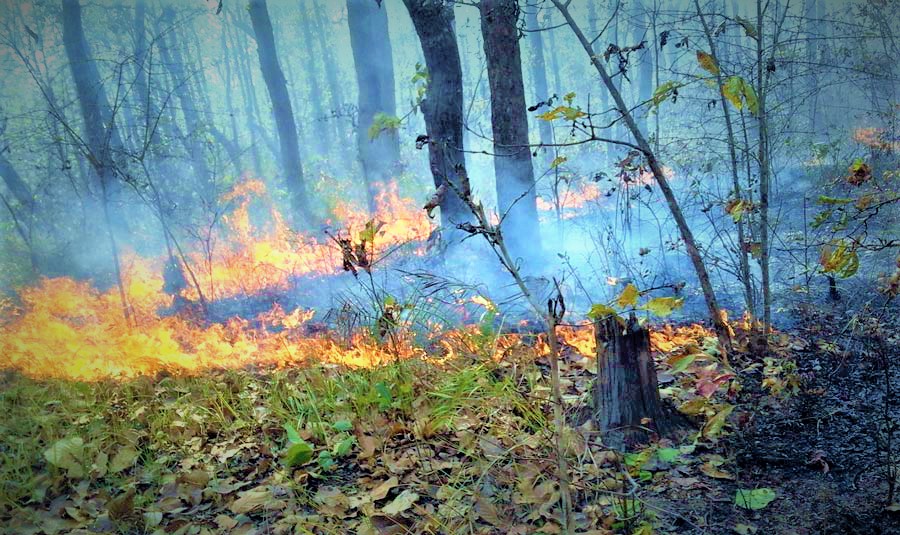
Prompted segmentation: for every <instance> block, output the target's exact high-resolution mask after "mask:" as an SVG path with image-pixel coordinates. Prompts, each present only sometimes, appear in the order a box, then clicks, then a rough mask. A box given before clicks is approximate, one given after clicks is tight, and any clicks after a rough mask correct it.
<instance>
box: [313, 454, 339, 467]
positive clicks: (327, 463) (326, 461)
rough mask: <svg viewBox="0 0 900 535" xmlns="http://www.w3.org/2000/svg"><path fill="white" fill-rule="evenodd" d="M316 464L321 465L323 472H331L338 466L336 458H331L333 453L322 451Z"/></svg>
mask: <svg viewBox="0 0 900 535" xmlns="http://www.w3.org/2000/svg"><path fill="white" fill-rule="evenodd" d="M316 462H317V463H319V467H320V468H321V469H322V470H331V469H332V468H333V467H334V466H335V465H336V464H337V463H336V462H335V461H334V457H332V456H331V452H328V451H320V452H319V457H318V458H317V459H316Z"/></svg>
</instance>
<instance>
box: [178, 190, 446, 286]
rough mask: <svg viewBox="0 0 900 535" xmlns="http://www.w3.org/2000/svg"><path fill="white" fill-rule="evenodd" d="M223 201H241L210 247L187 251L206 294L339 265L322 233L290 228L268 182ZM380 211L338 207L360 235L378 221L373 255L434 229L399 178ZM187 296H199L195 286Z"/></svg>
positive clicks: (342, 220)
mask: <svg viewBox="0 0 900 535" xmlns="http://www.w3.org/2000/svg"><path fill="white" fill-rule="evenodd" d="M254 201H259V202H261V203H262V204H264V205H265V207H266V209H267V212H268V217H267V221H268V224H267V225H266V226H263V227H254V225H253V223H252V222H251V203H253V202H254ZM222 202H223V203H229V202H231V203H236V204H237V206H236V207H235V208H234V209H233V210H232V211H231V212H230V213H229V214H227V215H225V216H224V217H223V219H224V223H225V225H224V228H223V229H222V231H221V232H220V233H219V235H218V236H216V239H215V240H211V241H213V242H215V243H221V244H222V245H220V246H218V247H216V248H215V249H213V250H212V251H208V250H207V251H196V252H193V253H191V254H190V255H189V257H190V258H189V260H190V263H191V265H194V266H201V269H200V273H201V276H200V278H201V279H202V282H201V284H200V285H201V288H202V291H203V292H204V293H205V294H207V295H206V297H207V298H208V299H221V298H224V297H235V296H241V295H248V294H254V293H258V292H260V291H263V290H285V289H287V288H289V287H290V286H291V284H292V282H293V281H294V280H295V279H296V278H297V277H301V276H306V275H326V274H333V273H335V272H336V271H338V270H339V269H340V265H341V263H340V256H341V255H340V249H339V248H336V247H335V245H334V244H333V243H331V242H329V241H328V240H324V239H323V237H321V236H318V237H317V236H310V235H305V234H300V233H296V232H294V231H292V230H291V229H290V228H289V227H288V225H287V224H286V223H285V221H284V218H283V216H282V215H281V213H280V212H279V211H278V210H277V209H276V208H275V207H274V205H273V204H272V202H271V199H269V198H268V195H267V192H266V186H265V184H264V183H263V182H262V181H260V180H247V181H244V182H242V183H240V184H238V185H237V186H235V187H234V188H233V189H232V191H230V192H229V193H227V194H226V195H224V196H223V198H222ZM375 203H376V207H377V210H376V213H375V214H373V215H369V214H367V213H365V211H362V210H358V209H356V208H355V207H353V206H351V205H349V204H347V203H340V204H338V206H336V207H335V209H334V213H335V223H337V224H338V225H339V227H340V228H342V229H344V230H343V232H345V233H347V234H349V238H350V239H351V240H353V241H358V239H359V232H361V231H362V230H363V229H364V228H365V226H366V224H367V223H368V222H369V221H373V222H375V224H377V225H378V232H377V239H376V240H374V242H373V245H374V247H375V251H374V254H375V257H376V258H377V257H378V255H379V254H381V253H383V252H385V251H386V250H388V249H390V248H392V247H396V246H398V245H401V244H404V243H408V242H415V241H424V240H425V239H426V238H427V237H428V235H429V233H430V232H431V230H432V226H431V222H430V221H429V220H428V218H427V217H426V215H425V213H424V212H423V211H422V210H419V209H418V207H417V206H416V205H415V203H414V202H413V201H412V200H410V199H402V198H400V196H399V193H398V191H397V185H396V184H393V183H391V184H387V185H385V186H384V187H383V188H382V190H381V192H380V193H379V194H378V195H377V197H376V199H375ZM185 297H187V298H189V299H197V297H198V296H197V291H196V289H195V288H190V287H189V288H188V289H187V290H186V291H185Z"/></svg>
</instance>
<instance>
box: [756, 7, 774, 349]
mask: <svg viewBox="0 0 900 535" xmlns="http://www.w3.org/2000/svg"><path fill="white" fill-rule="evenodd" d="M756 31H757V38H756V85H757V87H756V94H757V97H758V106H759V114H758V119H759V143H758V148H759V152H758V155H757V157H758V161H759V245H760V254H759V266H760V278H761V282H762V293H763V339H764V340H765V341H766V345H768V335H769V329H770V327H771V326H772V291H771V287H770V283H769V177H770V175H769V132H768V124H769V123H768V121H769V118H768V116H767V115H766V113H767V112H766V96H767V91H768V88H767V87H766V76H765V75H764V72H765V69H766V67H765V66H764V65H763V64H764V63H765V58H764V57H763V50H764V47H763V44H764V43H763V39H764V37H765V34H764V33H763V2H762V0H756ZM773 55H774V52H773Z"/></svg>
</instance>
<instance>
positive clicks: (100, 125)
mask: <svg viewBox="0 0 900 535" xmlns="http://www.w3.org/2000/svg"><path fill="white" fill-rule="evenodd" d="M60 18H61V20H62V27H63V45H64V48H65V51H66V58H67V59H68V61H69V69H70V70H71V72H72V79H73V80H74V82H75V92H76V93H77V95H78V103H79V107H80V108H81V115H82V119H83V121H84V137H85V139H86V146H85V147H83V149H84V150H85V152H86V156H87V158H88V160H89V161H90V163H91V166H92V167H93V168H94V171H95V172H96V174H97V179H98V182H99V191H100V204H101V208H102V212H103V221H104V223H105V225H106V233H107V236H108V238H109V244H110V252H111V253H112V257H113V271H114V272H115V277H116V283H117V285H118V288H119V297H120V298H121V300H122V312H123V314H124V316H125V320H126V321H127V322H130V321H131V312H130V307H129V305H128V300H127V298H126V295H125V285H124V282H123V280H122V273H121V267H120V264H119V250H118V245H117V243H116V236H115V232H114V231H113V227H114V217H113V214H112V210H110V206H109V205H110V195H111V191H110V190H111V189H112V188H113V186H114V185H115V184H116V182H115V178H116V176H115V161H114V160H113V151H114V150H121V147H122V141H121V139H120V138H119V133H118V131H117V130H116V125H115V121H114V117H113V116H112V112H111V110H110V109H109V104H108V102H107V100H106V93H105V91H104V90H103V84H102V83H101V82H100V74H99V73H98V72H97V66H96V64H95V63H94V61H93V60H92V59H91V54H90V50H89V48H88V44H87V40H86V39H85V37H84V27H83V26H82V22H81V4H80V3H79V0H62V13H61V17H60ZM116 189H118V188H117V187H116ZM116 215H117V216H119V217H117V218H115V219H116V220H118V219H120V218H121V214H118V213H117V214H116ZM122 221H123V222H124V219H122ZM116 222H118V221H116Z"/></svg>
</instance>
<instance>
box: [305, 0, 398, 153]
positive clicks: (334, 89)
mask: <svg viewBox="0 0 900 535" xmlns="http://www.w3.org/2000/svg"><path fill="white" fill-rule="evenodd" d="M326 7H327V6H326V5H320V4H319V3H318V2H317V3H316V4H315V5H314V7H313V13H314V14H315V18H314V20H313V22H314V24H315V28H314V33H315V35H316V42H317V43H318V44H319V50H321V52H322V65H323V67H324V68H325V81H326V82H327V84H328V95H329V102H330V104H331V106H330V107H331V113H329V119H328V120H329V123H330V124H331V125H332V127H333V129H334V132H335V135H336V137H337V141H336V146H335V148H336V149H337V151H338V153H340V154H341V155H343V154H344V151H345V148H344V147H345V143H347V141H348V135H347V134H348V132H347V128H346V127H347V124H348V123H347V121H346V120H345V119H344V118H343V117H342V115H341V114H342V111H343V108H344V91H343V89H342V85H341V76H340V72H339V69H338V61H337V59H336V58H335V54H334V44H333V43H330V42H329V41H328V40H327V39H326V38H327V36H329V35H330V34H331V30H330V28H329V25H330V24H331V23H330V22H327V21H325V17H323V16H322V12H323V10H325V9H326ZM382 9H384V8H382ZM387 35H388V33H387V30H385V33H384V39H383V41H384V42H385V43H387V44H388V46H390V41H388V38H387ZM375 57H379V56H375ZM387 57H390V56H387ZM391 63H392V62H390V63H389V64H391ZM391 69H393V65H391ZM391 89H392V90H393V82H392V84H391ZM398 150H399V149H398ZM344 160H345V158H339V159H338V162H337V164H338V165H339V166H341V167H342V168H343V163H344Z"/></svg>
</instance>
